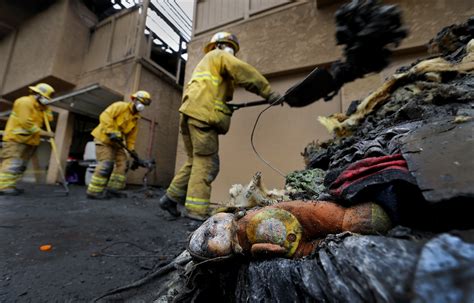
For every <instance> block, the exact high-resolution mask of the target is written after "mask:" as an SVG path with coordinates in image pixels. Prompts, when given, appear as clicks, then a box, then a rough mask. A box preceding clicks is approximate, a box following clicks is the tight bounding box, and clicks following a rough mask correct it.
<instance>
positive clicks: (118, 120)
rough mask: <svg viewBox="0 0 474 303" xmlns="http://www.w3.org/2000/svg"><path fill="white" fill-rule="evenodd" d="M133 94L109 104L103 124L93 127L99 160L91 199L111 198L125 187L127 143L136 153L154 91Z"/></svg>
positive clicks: (93, 180)
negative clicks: (142, 116) (140, 125)
mask: <svg viewBox="0 0 474 303" xmlns="http://www.w3.org/2000/svg"><path fill="white" fill-rule="evenodd" d="M130 98H131V100H132V102H125V101H117V102H115V103H112V104H111V105H110V106H109V107H107V108H106V109H105V110H104V111H103V112H102V114H100V118H99V119H100V123H99V125H98V126H97V127H96V128H95V129H94V130H93V131H92V136H94V138H95V139H94V141H95V146H96V158H97V161H98V162H99V163H98V165H97V167H96V169H95V171H94V174H93V176H92V178H91V182H90V183H89V186H88V187H87V197H88V198H90V199H107V198H109V196H110V195H109V194H113V195H118V196H120V192H119V190H121V189H123V188H125V173H126V171H127V154H126V151H125V149H124V147H126V148H127V149H128V151H129V152H130V153H132V154H135V155H136V152H135V141H136V138H137V132H138V128H137V124H138V119H140V112H141V111H143V110H144V109H145V106H149V105H150V103H151V96H150V94H149V93H148V92H146V91H143V90H139V91H137V92H136V93H134V94H133V95H132V96H131V97H130ZM132 156H133V155H132ZM106 189H107V190H106Z"/></svg>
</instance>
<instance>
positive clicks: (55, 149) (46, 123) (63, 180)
mask: <svg viewBox="0 0 474 303" xmlns="http://www.w3.org/2000/svg"><path fill="white" fill-rule="evenodd" d="M43 118H44V125H45V126H46V130H47V131H48V132H52V131H51V125H50V124H49V118H48V115H47V113H46V112H43ZM49 143H50V144H51V150H52V151H53V154H54V158H55V159H56V164H57V165H58V170H59V174H60V176H61V179H62V180H61V181H62V183H63V186H64V189H65V190H66V193H69V187H68V186H67V181H66V175H65V174H64V170H63V167H62V166H61V160H60V159H59V152H58V148H57V146H56V141H55V140H54V138H49Z"/></svg>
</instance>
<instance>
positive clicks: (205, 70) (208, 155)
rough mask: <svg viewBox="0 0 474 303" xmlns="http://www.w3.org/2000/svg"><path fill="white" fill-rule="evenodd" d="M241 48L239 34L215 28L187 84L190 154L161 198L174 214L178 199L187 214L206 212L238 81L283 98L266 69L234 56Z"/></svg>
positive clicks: (184, 109) (184, 113) (185, 131)
mask: <svg viewBox="0 0 474 303" xmlns="http://www.w3.org/2000/svg"><path fill="white" fill-rule="evenodd" d="M239 48H240V46H239V42H238V40H237V37H236V36H235V35H233V34H231V33H227V32H219V33H216V34H215V35H214V36H213V37H212V39H211V40H210V42H209V43H208V44H207V45H206V46H205V48H204V52H205V53H206V54H205V56H204V57H203V59H202V60H201V61H200V62H199V63H198V65H197V66H196V68H195V69H194V71H193V74H192V76H191V80H190V81H189V83H188V84H187V86H186V88H185V91H184V95H183V100H182V105H181V107H180V109H179V111H180V113H181V119H180V128H181V133H182V135H183V140H184V145H185V148H186V153H187V157H188V159H187V161H186V163H185V164H184V166H183V167H181V169H180V170H179V171H178V173H177V174H176V175H175V177H174V178H173V181H172V182H171V184H170V186H169V187H168V189H167V191H166V194H165V195H164V196H163V197H162V198H161V199H160V201H159V204H160V207H161V208H162V209H163V210H166V211H168V212H169V213H170V214H171V215H173V216H179V215H180V212H179V211H178V209H177V204H178V203H180V204H184V205H185V207H186V214H185V215H186V216H187V217H190V218H192V219H197V220H203V219H205V218H206V217H207V215H208V207H209V203H210V197H211V183H212V182H213V181H214V179H215V178H216V176H217V174H218V172H219V156H218V145H219V144H218V135H223V134H226V133H227V131H228V130H229V127H230V119H231V116H232V109H231V107H230V106H229V105H228V104H227V102H229V101H230V100H232V95H233V92H234V85H238V86H241V87H243V88H245V89H246V90H248V91H250V92H252V93H254V94H257V95H260V96H261V97H263V98H265V99H266V100H267V101H268V103H270V104H277V103H278V102H280V100H281V96H280V95H279V94H278V93H276V92H274V91H272V89H271V87H270V84H269V83H268V81H267V79H265V77H264V76H263V75H262V74H260V73H259V72H258V71H257V70H256V69H255V68H254V67H252V66H251V65H249V64H247V63H245V62H244V61H242V60H240V59H238V58H236V57H235V56H234V55H235V54H236V53H237V52H238V51H239Z"/></svg>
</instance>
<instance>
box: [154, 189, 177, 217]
mask: <svg viewBox="0 0 474 303" xmlns="http://www.w3.org/2000/svg"><path fill="white" fill-rule="evenodd" d="M158 203H159V204H160V208H161V209H162V210H166V211H167V212H169V213H170V215H172V216H173V217H179V216H180V215H181V213H180V212H179V211H178V208H177V203H176V202H174V201H173V200H171V199H170V198H168V196H167V195H166V194H165V195H163V196H162V197H161V198H160V201H159V202H158Z"/></svg>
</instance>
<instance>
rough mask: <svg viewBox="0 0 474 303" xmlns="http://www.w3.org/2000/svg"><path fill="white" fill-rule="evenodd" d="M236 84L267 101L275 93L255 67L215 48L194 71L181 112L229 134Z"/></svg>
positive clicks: (185, 92) (221, 132) (222, 132)
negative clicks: (230, 105)
mask: <svg viewBox="0 0 474 303" xmlns="http://www.w3.org/2000/svg"><path fill="white" fill-rule="evenodd" d="M234 85H238V86H242V87H244V88H245V89H246V90H248V91H250V92H252V93H255V94H257V95H260V96H262V97H263V98H267V97H268V95H269V94H270V93H271V87H270V84H269V83H268V81H267V79H265V77H264V76H262V74H260V73H259V72H258V71H257V70H256V69H255V68H254V67H252V66H251V65H249V64H248V63H245V62H244V61H242V60H240V59H237V58H236V57H234V56H233V55H231V54H229V53H227V52H225V51H222V50H220V49H214V50H212V51H210V52H208V53H207V54H206V55H205V56H204V58H202V60H201V61H200V62H199V63H198V65H197V66H196V68H195V69H194V71H193V74H192V76H191V80H190V81H189V82H188V84H187V85H186V89H185V91H184V95H183V104H182V105H181V107H180V108H179V111H180V112H181V113H182V114H185V115H187V116H190V117H192V118H194V119H196V120H199V121H202V122H204V123H206V124H208V125H210V126H213V127H216V128H217V130H218V133H220V134H225V133H227V131H228V130H229V127H230V118H231V116H232V111H231V110H230V109H229V107H228V106H227V104H226V103H227V102H228V101H230V100H232V95H233V93H234Z"/></svg>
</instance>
